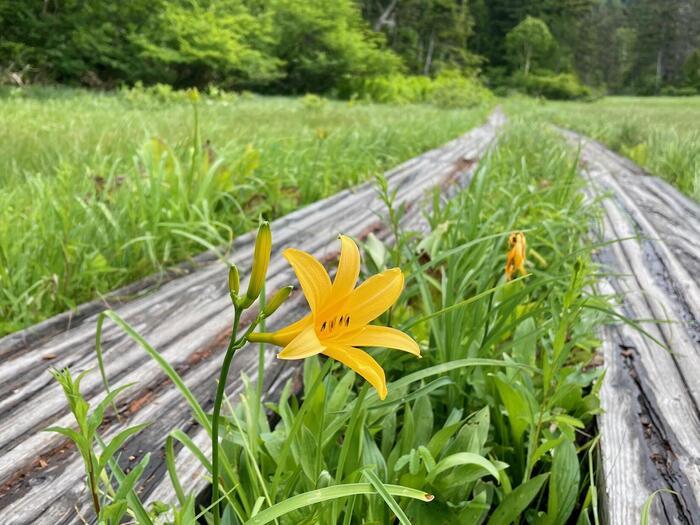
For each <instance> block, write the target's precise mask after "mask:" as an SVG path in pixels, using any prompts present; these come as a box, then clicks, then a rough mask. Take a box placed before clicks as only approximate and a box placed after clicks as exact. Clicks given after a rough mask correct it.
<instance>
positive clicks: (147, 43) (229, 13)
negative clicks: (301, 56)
mask: <svg viewBox="0 0 700 525" xmlns="http://www.w3.org/2000/svg"><path fill="white" fill-rule="evenodd" d="M270 21H271V20H270V17H269V16H264V15H257V16H256V15H254V14H253V13H251V11H250V9H249V8H248V7H247V6H246V3H245V2H243V1H242V0H209V1H206V0H200V1H199V2H182V3H180V2H166V3H165V4H164V5H163V6H162V9H161V10H159V11H158V12H157V13H156V14H155V16H153V17H151V18H150V24H148V25H147V27H146V28H145V30H143V31H141V32H139V33H136V34H133V35H132V40H133V41H134V42H135V43H137V44H138V45H139V46H140V47H141V49H142V51H141V55H142V56H143V57H144V58H146V59H148V60H149V61H152V62H155V63H162V64H166V65H168V66H169V67H170V68H171V70H172V71H173V72H174V79H173V81H174V83H175V84H176V85H182V86H191V85H195V86H205V85H207V84H209V83H216V84H219V85H221V86H224V87H229V88H230V87H234V86H241V85H243V86H247V85H262V84H264V83H266V82H268V81H270V80H271V79H274V78H277V77H279V76H280V75H281V72H280V70H279V68H280V65H281V61H280V60H279V59H278V58H277V57H275V56H274V54H273V40H272V39H273V33H272V27H271V24H270Z"/></svg>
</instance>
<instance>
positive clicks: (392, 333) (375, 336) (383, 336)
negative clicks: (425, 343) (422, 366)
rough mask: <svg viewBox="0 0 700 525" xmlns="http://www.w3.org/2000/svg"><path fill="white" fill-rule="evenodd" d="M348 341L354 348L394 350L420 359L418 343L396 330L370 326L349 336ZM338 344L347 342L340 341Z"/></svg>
mask: <svg viewBox="0 0 700 525" xmlns="http://www.w3.org/2000/svg"><path fill="white" fill-rule="evenodd" d="M347 339H348V341H347V342H348V343H349V344H350V343H351V344H352V345H353V346H375V347H380V348H393V349H395V350H403V351H404V352H408V353H409V354H413V355H415V356H418V357H420V348H419V347H418V343H416V342H415V341H414V340H413V339H411V338H410V337H409V336H408V335H406V334H404V333H403V332H402V331H401V330H397V329H396V328H389V327H387V326H374V325H368V326H365V327H364V328H362V329H361V330H359V331H358V332H356V333H354V334H348V336H347ZM338 342H339V343H343V342H345V341H343V340H340V339H339V341H338Z"/></svg>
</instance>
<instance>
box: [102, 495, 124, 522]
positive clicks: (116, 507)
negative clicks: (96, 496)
mask: <svg viewBox="0 0 700 525" xmlns="http://www.w3.org/2000/svg"><path fill="white" fill-rule="evenodd" d="M127 509H128V507H127V503H126V500H123V499H119V500H115V501H114V502H112V503H110V504H109V505H105V506H104V507H102V508H101V509H100V519H99V523H105V524H107V525H118V524H119V523H121V521H122V518H123V517H124V514H126V511H127Z"/></svg>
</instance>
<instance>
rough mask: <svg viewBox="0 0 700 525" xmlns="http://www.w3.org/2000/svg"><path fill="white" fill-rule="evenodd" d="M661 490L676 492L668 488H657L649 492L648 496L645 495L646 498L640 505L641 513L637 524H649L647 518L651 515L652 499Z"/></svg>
mask: <svg viewBox="0 0 700 525" xmlns="http://www.w3.org/2000/svg"><path fill="white" fill-rule="evenodd" d="M662 492H667V493H668V494H676V493H675V492H674V491H672V490H669V489H659V490H655V491H654V492H652V493H651V494H649V497H647V499H646V500H645V501H644V505H643V506H642V513H641V515H640V518H639V525H649V519H650V517H651V506H652V504H653V503H654V499H655V498H656V496H658V495H659V494H660V493H662Z"/></svg>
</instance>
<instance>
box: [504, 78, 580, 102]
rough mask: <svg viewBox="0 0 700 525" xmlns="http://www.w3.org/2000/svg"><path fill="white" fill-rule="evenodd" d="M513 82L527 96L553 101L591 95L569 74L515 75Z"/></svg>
mask: <svg viewBox="0 0 700 525" xmlns="http://www.w3.org/2000/svg"><path fill="white" fill-rule="evenodd" d="M513 82H514V84H515V85H516V86H521V87H522V88H524V91H525V92H526V93H528V94H529V95H533V96H536V97H544V98H549V99H553V100H576V99H586V98H590V97H591V96H592V94H593V92H592V91H591V89H590V88H589V87H588V86H584V85H583V84H581V81H580V80H579V79H578V78H577V77H576V75H574V74H571V73H562V74H559V75H553V74H530V75H528V76H519V75H517V76H515V77H514V79H513Z"/></svg>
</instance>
